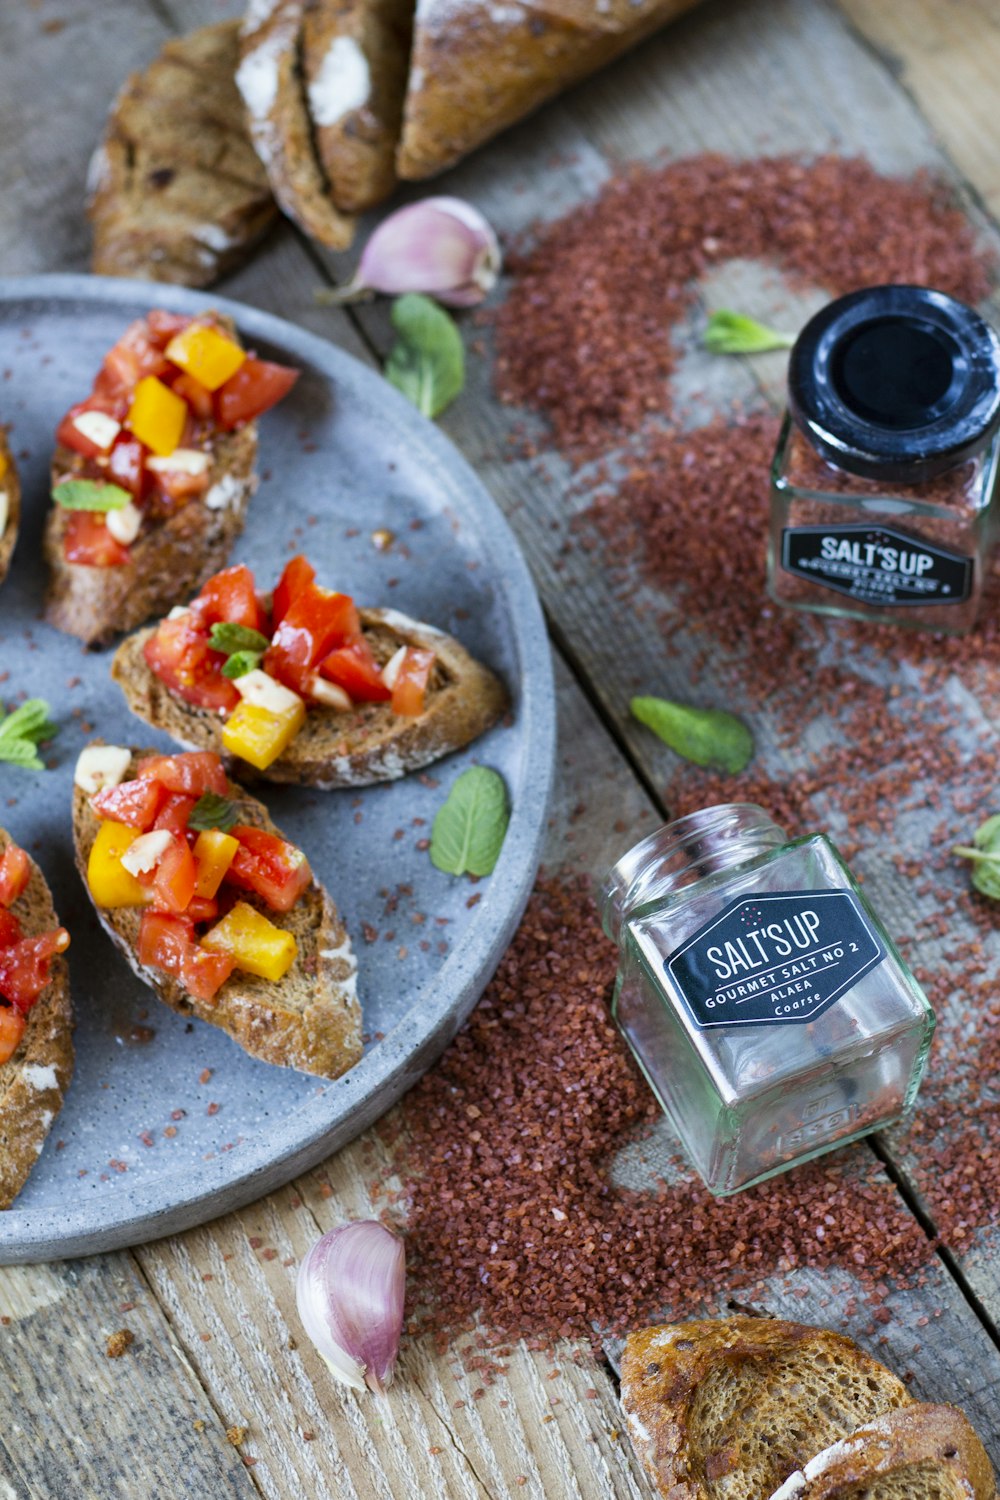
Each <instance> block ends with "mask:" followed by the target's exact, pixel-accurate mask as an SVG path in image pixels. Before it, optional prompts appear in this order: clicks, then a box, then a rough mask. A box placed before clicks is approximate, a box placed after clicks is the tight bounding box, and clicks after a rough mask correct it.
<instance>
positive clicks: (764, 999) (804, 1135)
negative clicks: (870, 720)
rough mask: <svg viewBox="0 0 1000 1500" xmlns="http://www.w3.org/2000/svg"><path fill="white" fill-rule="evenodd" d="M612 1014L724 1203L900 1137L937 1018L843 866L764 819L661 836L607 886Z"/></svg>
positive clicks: (713, 817) (690, 822) (747, 813)
mask: <svg viewBox="0 0 1000 1500" xmlns="http://www.w3.org/2000/svg"><path fill="white" fill-rule="evenodd" d="M603 915H604V925H605V930H606V931H607V932H608V934H609V936H611V937H613V938H614V939H615V940H616V941H617V942H618V943H619V947H620V966H619V972H618V978H617V981H616V985H615V991H614V998H613V1002H612V1012H613V1015H614V1019H615V1021H616V1022H617V1024H618V1026H619V1027H620V1029H621V1031H622V1033H623V1035H624V1036H625V1038H626V1040H627V1042H628V1044H629V1046H630V1047H631V1049H632V1051H633V1052H634V1054H635V1056H636V1058H637V1060H638V1062H639V1065H640V1067H641V1068H642V1070H643V1072H644V1074H645V1076H646V1078H647V1080H648V1081H649V1084H650V1086H651V1087H652V1089H653V1092H654V1093H655V1094H656V1097H657V1099H658V1100H659V1102H660V1104H661V1106H662V1108H663V1110H664V1112H665V1113H666V1114H667V1116H668V1118H669V1119H670V1121H671V1123H672V1124H673V1126H674V1129H675V1130H676V1132H677V1134H678V1135H679V1137H680V1139H681V1142H682V1143H683V1145H684V1148H685V1150H686V1151H687V1153H688V1155H689V1157H690V1159H691V1161H692V1163H693V1165H694V1166H695V1168H696V1169H697V1171H698V1172H699V1173H700V1175H701V1176H702V1178H703V1179H704V1181H705V1183H706V1185H707V1187H708V1188H709V1189H710V1191H711V1192H713V1193H715V1194H716V1195H719V1196H724V1195H726V1194H729V1193H733V1192H736V1191H737V1190H738V1189H740V1188H745V1187H750V1186H752V1185H753V1184H754V1183H758V1182H761V1181H763V1180H764V1179H766V1178H768V1177H772V1176H774V1174H775V1173H777V1172H783V1171H785V1170H786V1169H787V1168H789V1167H791V1166H794V1165H796V1164H798V1163H800V1162H804V1161H808V1160H810V1158H812V1157H814V1156H819V1155H820V1154H821V1153H823V1152H824V1151H829V1150H832V1149H834V1148H836V1147H840V1146H843V1145H846V1144H847V1143H848V1142H850V1141H853V1140H856V1139H858V1138H859V1137H860V1136H863V1135H866V1134H868V1133H869V1132H870V1131H873V1130H878V1129H880V1128H882V1127H883V1126H886V1125H889V1124H891V1123H892V1122H893V1121H895V1120H898V1119H899V1118H900V1116H901V1115H903V1114H904V1113H905V1112H906V1110H908V1109H909V1107H910V1106H911V1104H912V1103H913V1100H914V1098H915V1097H916V1093H917V1090H918V1088H919V1086H920V1080H921V1078H922V1076H923V1072H924V1068H925V1064H926V1060H927V1054H928V1051H929V1048H930V1043H931V1038H932V1036H933V1032H934V1013H933V1011H932V1010H931V1007H930V1005H929V1003H928V1001H927V999H926V997H925V996H924V994H923V992H922V990H921V989H920V987H919V985H918V984H917V982H916V980H915V979H914V978H913V975H912V974H911V973H910V971H909V969H908V968H907V967H906V964H905V963H904V962H903V960H902V958H901V957H900V955H899V952H898V951H897V949H896V947H895V945H894V944H893V942H892V939H891V938H890V937H889V935H888V933H887V932H886V931H885V928H884V927H883V926H882V924H881V922H880V921H879V919H878V917H877V916H876V915H875V913H874V912H873V911H872V909H871V907H870V905H869V904H868V902H867V901H866V899H865V897H864V895H863V894H862V892H861V890H860V888H859V887H858V885H857V882H856V881H855V880H854V878H853V876H852V875H851V872H850V870H849V869H848V867H847V866H846V865H845V863H844V861H843V860H842V859H841V857H840V855H839V854H838V852H837V850H836V849H835V848H834V846H833V845H832V844H831V843H830V841H829V840H828V839H827V838H826V836H825V835H823V834H811V835H808V836H806V837H803V838H799V839H794V840H792V841H790V842H789V841H787V840H786V837H785V834H784V832H783V831H782V830H781V829H780V828H779V827H778V826H777V825H776V824H775V823H774V822H773V821H772V820H771V819H770V818H769V817H768V815H767V814H766V813H765V812H764V811H763V809H762V808H759V807H755V806H753V805H751V804H723V805H722V806H719V807H713V808H707V809H705V810H704V811H702V812H698V813H693V814H691V815H690V816H689V817H687V818H682V819H679V820H678V821H677V822H675V823H671V824H668V825H667V826H666V827H665V828H662V829H660V830H659V832H657V833H655V834H653V835H651V836H650V838H648V839H645V840H644V841H643V842H642V843H641V844H639V845H637V846H636V848H635V849H633V850H632V851H631V852H630V853H629V854H628V855H626V856H625V857H624V859H622V860H620V861H619V863H618V864H617V865H616V866H615V868H614V869H613V870H612V871H611V873H610V875H609V877H608V879H607V881H606V883H605V886H604V893H603Z"/></svg>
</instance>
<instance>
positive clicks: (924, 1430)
mask: <svg viewBox="0 0 1000 1500" xmlns="http://www.w3.org/2000/svg"><path fill="white" fill-rule="evenodd" d="M995 1496H996V1480H995V1477H994V1474H993V1466H992V1464H991V1463H990V1461H989V1458H988V1457H987V1455H986V1450H985V1449H984V1447H983V1445H982V1443H981V1442H980V1441H979V1438H978V1437H977V1436H976V1434H975V1432H974V1431H973V1429H972V1427H971V1426H970V1425H969V1422H968V1420H967V1419H966V1417H965V1415H964V1413H962V1412H960V1411H958V1410H957V1408H956V1407H954V1406H929V1405H924V1404H922V1403H920V1402H914V1403H913V1405H912V1406H904V1407H901V1408H899V1409H898V1410H896V1411H890V1412H886V1413H885V1415H884V1416H881V1417H878V1418H877V1419H876V1420H875V1421H874V1422H871V1423H869V1424H868V1425H866V1426H865V1427H860V1428H858V1430H857V1432H853V1433H851V1435H850V1436H849V1437H845V1438H841V1439H840V1441H839V1442H836V1443H834V1444H833V1445H832V1447H829V1448H827V1449H825V1450H824V1451H823V1452H822V1453H818V1454H817V1455H816V1456H815V1458H813V1459H811V1460H810V1461H809V1463H807V1464H806V1466H805V1468H804V1469H800V1470H797V1471H796V1472H795V1473H794V1474H793V1475H792V1476H791V1477H790V1478H789V1479H787V1480H786V1481H785V1483H784V1484H783V1485H782V1486H781V1488H780V1489H778V1490H775V1492H774V1494H773V1495H772V1496H771V1500H995Z"/></svg>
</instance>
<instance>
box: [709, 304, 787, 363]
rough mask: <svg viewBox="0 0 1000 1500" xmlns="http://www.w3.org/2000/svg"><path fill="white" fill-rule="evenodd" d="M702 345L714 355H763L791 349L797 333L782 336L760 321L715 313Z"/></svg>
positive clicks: (727, 313) (742, 315) (712, 315)
mask: <svg viewBox="0 0 1000 1500" xmlns="http://www.w3.org/2000/svg"><path fill="white" fill-rule="evenodd" d="M702 342H703V343H704V345H705V348H706V349H708V350H709V351H710V352H711V353H712V354H763V353H765V352H766V350H768V349H790V348H791V347H792V345H793V344H794V343H795V334H794V333H779V332H778V330H777V329H775V328H768V327H767V325H766V324H764V323H758V322H757V320H756V318H748V317H746V316H745V314H743V313H738V312H729V311H728V310H727V309H724V310H723V311H722V312H714V313H712V314H711V316H710V317H709V320H708V326H707V327H706V329H705V332H704V334H703V336H702Z"/></svg>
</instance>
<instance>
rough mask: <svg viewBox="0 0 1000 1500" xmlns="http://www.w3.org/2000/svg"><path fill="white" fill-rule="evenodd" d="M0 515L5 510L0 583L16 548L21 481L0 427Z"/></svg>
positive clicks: (4, 433) (0, 543)
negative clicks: (0, 497) (0, 499)
mask: <svg viewBox="0 0 1000 1500" xmlns="http://www.w3.org/2000/svg"><path fill="white" fill-rule="evenodd" d="M0 496H3V497H5V498H4V499H3V500H2V501H0V515H2V513H3V511H4V509H6V513H7V520H6V524H5V525H4V528H3V531H0V583H3V581H4V579H5V578H6V577H7V574H8V573H9V571H10V562H11V558H12V557H13V556H14V548H15V547H16V546H17V533H18V528H19V527H20V524H21V481H20V479H19V477H18V473H17V465H16V463H15V462H14V455H13V453H12V452H11V449H10V442H9V439H8V436H7V432H6V430H5V429H4V428H3V427H0Z"/></svg>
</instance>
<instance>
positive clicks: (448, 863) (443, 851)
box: [431, 766, 510, 875]
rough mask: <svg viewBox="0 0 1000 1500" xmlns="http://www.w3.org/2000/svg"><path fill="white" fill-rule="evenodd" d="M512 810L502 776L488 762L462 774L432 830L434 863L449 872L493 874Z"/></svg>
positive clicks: (432, 858)
mask: <svg viewBox="0 0 1000 1500" xmlns="http://www.w3.org/2000/svg"><path fill="white" fill-rule="evenodd" d="M509 822H510V811H509V809H508V807H507V788H506V787H505V786H504V783H503V777H501V776H499V775H498V774H497V772H496V771H489V770H487V769H486V767H485V766H472V767H471V768H470V769H469V770H468V771H463V772H462V774H461V776H459V777H458V778H457V779H456V781H455V783H454V785H453V786H452V789H451V791H450V792H449V793H448V799H447V801H446V802H445V803H444V806H443V807H439V808H438V811H437V816H436V817H435V819H434V827H433V829H432V830H431V863H432V864H433V865H435V866H436V867H437V868H438V869H439V870H444V872H445V874H446V875H465V874H469V875H490V874H492V872H493V868H494V866H495V865H496V862H497V860H498V859H499V858H500V850H501V849H502V847H503V841H504V836H505V834H506V832H507V824H508V823H509Z"/></svg>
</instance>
